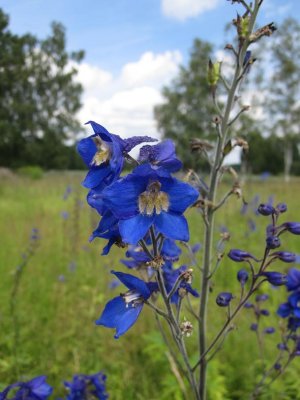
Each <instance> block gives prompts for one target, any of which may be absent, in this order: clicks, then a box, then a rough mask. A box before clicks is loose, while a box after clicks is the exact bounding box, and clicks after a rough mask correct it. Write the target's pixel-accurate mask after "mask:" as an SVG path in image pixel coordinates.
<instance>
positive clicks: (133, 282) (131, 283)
mask: <svg viewBox="0 0 300 400" xmlns="http://www.w3.org/2000/svg"><path fill="white" fill-rule="evenodd" d="M111 272H112V274H114V275H116V277H117V278H118V279H119V280H120V281H121V282H122V283H123V284H124V285H125V286H127V287H128V289H130V290H136V291H137V292H138V293H140V294H141V295H142V296H143V298H144V299H145V300H147V299H148V298H149V297H150V294H151V292H150V290H149V289H148V286H147V285H146V283H145V282H144V281H142V280H141V279H139V278H137V277H136V276H133V275H130V274H126V273H125V272H117V271H111Z"/></svg>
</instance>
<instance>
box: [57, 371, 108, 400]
mask: <svg viewBox="0 0 300 400" xmlns="http://www.w3.org/2000/svg"><path fill="white" fill-rule="evenodd" d="M64 385H65V387H66V388H67V389H68V392H69V393H68V395H67V400H84V399H95V400H96V399H98V400H107V399H108V394H107V392H106V376H105V375H104V374H103V373H102V372H98V373H97V374H94V375H74V376H73V380H72V381H71V382H64Z"/></svg>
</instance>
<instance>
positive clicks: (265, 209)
mask: <svg viewBox="0 0 300 400" xmlns="http://www.w3.org/2000/svg"><path fill="white" fill-rule="evenodd" d="M257 211H258V212H259V214H261V215H264V216H268V215H272V214H274V213H275V209H274V207H272V206H271V205H270V204H260V205H259V206H258V209H257Z"/></svg>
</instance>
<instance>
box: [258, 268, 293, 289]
mask: <svg viewBox="0 0 300 400" xmlns="http://www.w3.org/2000/svg"><path fill="white" fill-rule="evenodd" d="M261 275H262V276H265V277H266V278H267V281H268V282H269V283H271V285H273V286H281V285H285V284H286V282H287V276H286V274H282V273H281V272H276V271H272V272H271V271H270V272H264V273H262V274H261Z"/></svg>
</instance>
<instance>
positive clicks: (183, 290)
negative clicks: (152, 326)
mask: <svg viewBox="0 0 300 400" xmlns="http://www.w3.org/2000/svg"><path fill="white" fill-rule="evenodd" d="M187 271H188V268H187V266H186V265H182V266H181V267H179V268H177V269H173V268H172V267H171V268H163V276H164V282H165V287H166V289H167V292H168V293H170V292H171V290H172V289H173V287H174V285H175V283H176V281H177V280H178V278H179V277H180V276H181V277H182V280H181V281H180V283H179V285H178V288H177V290H176V291H175V292H174V294H173V295H172V297H171V303H174V304H179V301H180V297H182V296H183V295H185V294H188V293H190V294H191V295H192V296H194V297H199V293H198V292H197V290H195V289H193V288H192V286H191V274H187V279H185V277H184V273H185V272H187ZM177 282H178V281H177Z"/></svg>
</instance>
